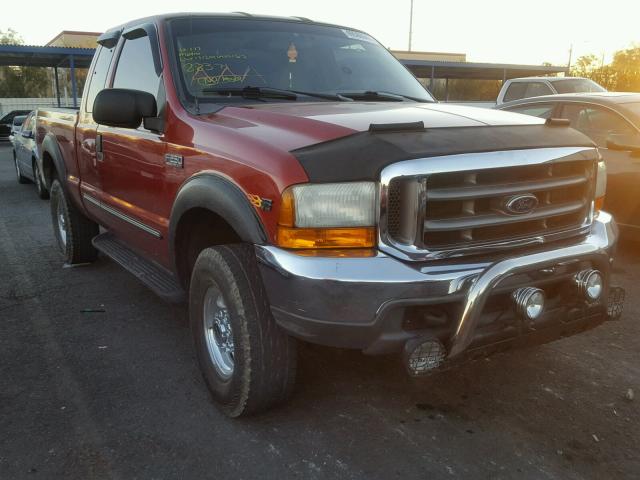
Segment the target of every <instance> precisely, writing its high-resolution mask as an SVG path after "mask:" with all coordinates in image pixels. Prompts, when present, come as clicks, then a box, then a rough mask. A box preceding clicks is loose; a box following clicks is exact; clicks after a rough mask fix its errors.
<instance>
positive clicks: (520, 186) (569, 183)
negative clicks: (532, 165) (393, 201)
mask: <svg viewBox="0 0 640 480" xmlns="http://www.w3.org/2000/svg"><path fill="white" fill-rule="evenodd" d="M586 181H587V178H586V177H585V176H584V175H574V176H571V177H564V178H551V179H549V180H545V181H533V182H518V183H511V184H493V185H481V186H473V187H461V188H434V189H431V190H427V200H433V201H443V200H463V199H466V198H483V197H494V196H496V195H509V194H511V195H513V194H516V193H523V192H536V191H541V190H552V189H557V188H565V187H573V186H576V185H582V184H584V183H585V182H586Z"/></svg>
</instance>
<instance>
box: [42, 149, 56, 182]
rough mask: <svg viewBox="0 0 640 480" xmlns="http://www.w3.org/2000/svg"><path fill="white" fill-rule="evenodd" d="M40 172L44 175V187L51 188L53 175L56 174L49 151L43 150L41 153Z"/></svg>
mask: <svg viewBox="0 0 640 480" xmlns="http://www.w3.org/2000/svg"><path fill="white" fill-rule="evenodd" d="M42 174H43V175H44V180H45V182H46V187H47V188H48V189H51V184H52V183H53V177H55V176H56V166H55V165H54V163H53V157H52V156H51V154H49V152H44V153H43V154H42Z"/></svg>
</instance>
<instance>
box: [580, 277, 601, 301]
mask: <svg viewBox="0 0 640 480" xmlns="http://www.w3.org/2000/svg"><path fill="white" fill-rule="evenodd" d="M576 286H577V287H578V291H579V292H580V293H581V294H582V295H584V296H585V297H587V300H590V301H592V302H593V301H596V300H598V299H599V298H600V297H601V296H602V292H603V291H604V279H603V278H602V274H601V273H600V272H599V271H598V270H582V271H581V272H578V274H577V275H576Z"/></svg>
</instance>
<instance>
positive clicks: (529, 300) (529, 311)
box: [513, 287, 544, 320]
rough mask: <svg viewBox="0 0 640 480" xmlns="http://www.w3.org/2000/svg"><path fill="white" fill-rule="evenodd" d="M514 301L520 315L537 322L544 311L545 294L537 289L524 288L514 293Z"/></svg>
mask: <svg viewBox="0 0 640 480" xmlns="http://www.w3.org/2000/svg"><path fill="white" fill-rule="evenodd" d="M513 301H514V303H515V305H516V310H517V311H518V313H519V314H520V315H522V316H523V317H525V318H528V319H529V320H535V319H536V318H538V317H539V316H540V315H542V312H543V311H544V292H543V291H542V290H540V289H539V288H535V287H523V288H519V289H518V290H516V291H515V292H513Z"/></svg>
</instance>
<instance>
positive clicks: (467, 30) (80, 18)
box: [0, 0, 640, 65]
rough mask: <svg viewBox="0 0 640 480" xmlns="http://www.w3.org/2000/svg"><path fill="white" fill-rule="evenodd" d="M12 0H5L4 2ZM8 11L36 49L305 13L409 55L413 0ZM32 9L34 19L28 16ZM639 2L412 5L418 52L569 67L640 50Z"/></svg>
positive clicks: (132, 0)
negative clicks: (219, 16)
mask: <svg viewBox="0 0 640 480" xmlns="http://www.w3.org/2000/svg"><path fill="white" fill-rule="evenodd" d="M5 1H7V0H5ZM27 10H28V11H25V8H6V9H5V8H3V9H2V14H1V15H0V30H6V29H8V28H13V29H14V30H16V31H17V32H18V33H19V34H20V35H21V36H22V37H23V39H24V40H25V42H26V43H28V44H32V45H43V44H45V43H46V42H47V41H49V40H51V39H52V38H53V37H55V36H56V35H57V34H58V33H59V32H60V31H61V30H83V31H96V32H100V31H104V30H106V29H108V28H110V27H112V26H115V25H118V24H120V23H123V22H125V21H128V20H131V19H134V18H139V17H144V16H147V15H153V14H157V13H168V12H176V11H195V12H197V11H200V12H203V11H204V12H232V11H243V12H250V13H254V14H268V15H281V16H303V17H308V18H311V19H313V20H317V21H323V22H329V23H337V24H340V25H346V26H350V27H355V28H358V29H361V30H364V31H366V32H368V33H369V34H371V35H373V36H374V37H376V38H377V39H378V40H379V41H380V42H381V43H382V44H383V45H385V46H386V47H389V48H391V49H394V50H406V49H407V48H408V37H409V11H410V0H391V1H387V2H382V1H380V0H378V1H376V0H369V1H367V0H315V1H304V0H298V1H292V0H270V1H265V0H262V1H261V0H217V1H215V0H209V1H205V0H181V1H179V2H177V1H175V0H153V1H145V0H128V1H123V0H109V1H90V0H56V1H51V0H32V1H31V2H29V7H28V9H27ZM30 12H33V13H34V14H30ZM639 14H640V0H597V1H594V0H553V1H551V0H536V1H526V2H525V1H523V0H511V1H503V0H484V1H483V0H440V1H432V0H414V14H413V19H414V20H413V38H412V49H413V50H420V51H441V52H455V53H466V54H467V60H468V61H475V62H492V63H519V64H531V65H540V64H542V63H543V62H550V63H552V64H556V65H566V64H567V62H568V60H569V50H570V48H571V45H573V59H574V60H575V59H576V58H578V57H579V56H581V55H584V54H589V53H593V54H596V55H597V56H598V57H601V56H603V55H604V61H605V62H608V61H610V60H611V57H612V54H613V52H615V51H616V50H620V49H623V48H627V47H629V46H631V45H632V44H633V43H634V42H635V43H636V44H638V45H639V46H640V28H638V25H639V20H640V15H639Z"/></svg>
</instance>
